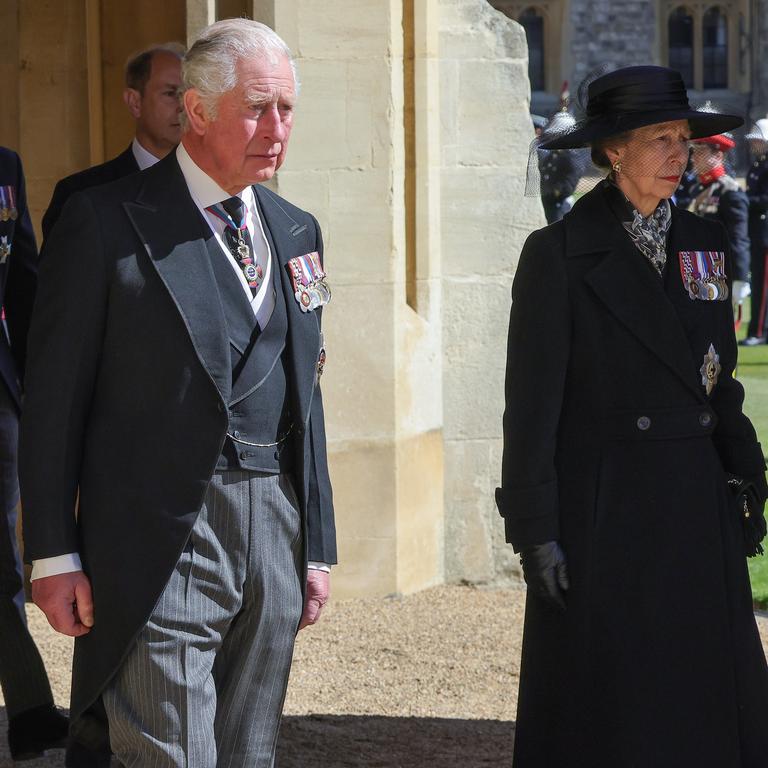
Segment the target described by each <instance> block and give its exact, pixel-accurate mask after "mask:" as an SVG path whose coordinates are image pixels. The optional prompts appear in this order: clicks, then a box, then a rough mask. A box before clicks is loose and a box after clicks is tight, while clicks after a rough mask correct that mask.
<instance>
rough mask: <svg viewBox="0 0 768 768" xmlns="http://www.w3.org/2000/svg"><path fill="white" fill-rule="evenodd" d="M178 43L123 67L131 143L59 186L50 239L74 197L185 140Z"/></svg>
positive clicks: (47, 219)
mask: <svg viewBox="0 0 768 768" xmlns="http://www.w3.org/2000/svg"><path fill="white" fill-rule="evenodd" d="M183 55H184V48H183V46H181V45H180V44H178V43H166V44H164V45H156V46H153V47H151V48H146V49H145V50H143V51H141V52H139V53H137V54H135V55H134V56H132V57H131V58H130V59H128V62H127V63H126V65H125V90H124V91H123V100H124V101H125V104H126V106H127V107H128V111H129V112H130V113H131V116H132V117H133V119H134V120H135V121H136V135H135V136H134V139H133V141H132V142H131V144H130V146H129V147H128V148H127V149H126V150H125V151H123V152H121V153H120V154H119V155H118V156H117V157H115V158H113V159H112V160H108V161H107V162H106V163H102V164H101V165H95V166H93V167H92V168H87V169H86V170H84V171H79V172H78V173H73V174H72V175H71V176H67V177H66V178H64V179H61V181H59V182H58V184H56V188H55V189H54V190H53V197H52V198H51V202H50V204H49V205H48V210H47V211H46V212H45V215H44V216H43V221H42V227H43V239H44V240H45V239H47V238H48V235H49V234H50V233H51V230H52V229H53V225H54V224H55V223H56V221H57V220H58V218H59V216H60V215H61V209H62V208H63V207H64V203H66V202H67V200H68V199H69V197H70V195H72V194H73V193H74V192H79V191H80V190H82V189H87V188H88V187H96V186H98V185H99V184H107V183H108V182H110V181H114V180H115V179H119V178H122V177H123V176H128V175H129V174H131V173H136V172H137V171H143V170H144V169H145V168H149V166H151V165H154V164H155V163H156V162H157V161H158V160H161V159H162V158H164V157H165V156H166V155H167V154H168V153H169V152H170V151H171V150H173V149H175V148H176V145H177V144H178V143H179V141H180V140H181V123H180V115H181V101H180V99H179V92H180V88H181V57H182V56H183Z"/></svg>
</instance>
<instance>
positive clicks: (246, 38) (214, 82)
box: [181, 19, 299, 123]
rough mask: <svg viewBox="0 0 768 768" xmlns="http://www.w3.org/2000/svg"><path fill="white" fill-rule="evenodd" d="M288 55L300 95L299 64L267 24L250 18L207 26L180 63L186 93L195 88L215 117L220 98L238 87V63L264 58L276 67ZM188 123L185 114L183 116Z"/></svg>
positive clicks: (227, 20)
mask: <svg viewBox="0 0 768 768" xmlns="http://www.w3.org/2000/svg"><path fill="white" fill-rule="evenodd" d="M280 56H285V57H286V58H287V59H288V61H289V62H290V65H291V70H292V71H293V80H294V88H295V91H296V93H297V94H298V92H299V79H298V76H297V72H296V63H295V62H294V60H293V56H292V55H291V51H290V48H288V46H287V45H286V44H285V42H284V41H283V39H282V38H281V37H280V36H279V35H278V34H277V32H275V31H274V30H273V29H270V28H269V27H268V26H267V25H266V24H261V23H260V22H258V21H251V20H250V19H224V20H223V21H217V22H216V23H215V24H211V25H210V26H209V27H206V28H205V29H204V30H203V31H202V32H201V33H200V34H199V36H198V38H197V40H195V42H194V43H193V44H192V47H191V48H190V49H189V50H188V51H187V53H186V55H185V56H184V59H183V60H182V63H181V78H182V83H183V86H182V87H183V90H184V91H186V90H188V89H190V88H194V89H195V90H196V91H197V92H198V93H199V94H200V99H201V101H202V102H203V104H204V106H205V108H206V110H207V111H208V114H209V115H210V116H211V118H213V119H215V118H216V107H217V104H218V101H219V98H221V96H223V95H224V94H225V93H227V92H228V91H231V90H232V89H233V88H235V87H236V86H237V64H238V62H239V61H241V60H243V59H253V58H263V59H266V60H267V61H269V62H270V63H271V64H277V63H278V60H279V57H280ZM182 120H183V121H184V123H186V114H184V113H182Z"/></svg>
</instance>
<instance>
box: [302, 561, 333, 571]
mask: <svg viewBox="0 0 768 768" xmlns="http://www.w3.org/2000/svg"><path fill="white" fill-rule="evenodd" d="M307 568H309V570H311V571H324V572H325V573H330V572H331V566H330V565H328V563H319V562H317V561H315V560H310V561H309V562H308V563H307Z"/></svg>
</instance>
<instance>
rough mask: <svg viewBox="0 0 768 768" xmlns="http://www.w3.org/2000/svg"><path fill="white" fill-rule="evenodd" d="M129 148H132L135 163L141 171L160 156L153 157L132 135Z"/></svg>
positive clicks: (157, 160)
mask: <svg viewBox="0 0 768 768" xmlns="http://www.w3.org/2000/svg"><path fill="white" fill-rule="evenodd" d="M131 149H132V150H133V156H134V158H136V164H137V165H138V166H139V170H140V171H143V170H144V169H145V168H149V167H150V166H151V165H154V164H155V163H157V162H159V160H160V158H159V157H155V156H154V155H153V154H152V153H151V152H150V151H149V150H146V149H144V147H142V146H141V144H139V140H138V139H137V138H136V137H134V139H133V142H132V143H131Z"/></svg>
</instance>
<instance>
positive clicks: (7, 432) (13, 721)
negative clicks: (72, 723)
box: [0, 147, 67, 760]
mask: <svg viewBox="0 0 768 768" xmlns="http://www.w3.org/2000/svg"><path fill="white" fill-rule="evenodd" d="M36 284H37V246H36V245H35V235H34V233H33V231H32V222H31V221H30V218H29V211H28V210H27V199H26V192H25V185H24V173H23V171H22V168H21V161H20V160H19V156H18V155H17V154H16V153H15V152H12V151H11V150H10V149H6V148H5V147H0V305H1V306H2V310H3V312H2V321H1V322H0V505H2V509H0V687H1V688H2V690H3V698H4V699H5V707H6V711H7V713H8V746H9V747H10V751H11V757H12V758H13V759H14V760H23V759H27V758H31V757H37V756H39V755H40V754H42V753H43V752H44V751H45V750H46V749H51V748H53V747H63V746H64V742H65V739H66V736H67V718H66V717H64V716H63V715H62V714H60V713H59V711H58V710H57V709H56V708H55V707H54V705H53V696H52V694H51V686H50V684H49V682H48V675H47V674H46V672H45V667H44V666H43V660H42V659H41V658H40V653H39V652H38V650H37V647H36V646H35V642H34V640H33V639H32V636H31V635H30V634H29V630H28V629H27V617H26V613H25V610H24V586H23V571H22V567H21V561H20V559H19V552H18V547H17V545H16V510H17V507H18V503H19V481H18V476H17V466H16V464H17V461H16V459H17V448H18V437H19V414H20V412H21V391H22V390H21V388H22V381H23V377H24V364H25V353H26V348H27V331H28V329H29V320H30V316H31V314H32V302H33V301H34V297H35V288H36Z"/></svg>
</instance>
